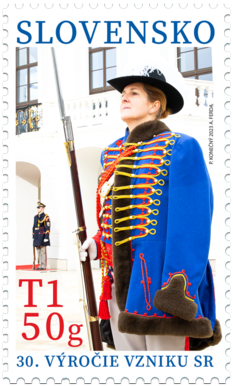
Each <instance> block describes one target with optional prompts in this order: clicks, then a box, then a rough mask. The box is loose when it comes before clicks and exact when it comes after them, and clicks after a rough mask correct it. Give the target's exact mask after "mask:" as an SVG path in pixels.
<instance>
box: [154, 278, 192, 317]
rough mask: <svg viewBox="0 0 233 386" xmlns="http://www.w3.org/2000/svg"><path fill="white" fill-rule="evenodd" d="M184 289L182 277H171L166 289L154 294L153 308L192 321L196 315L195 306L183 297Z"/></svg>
mask: <svg viewBox="0 0 233 386" xmlns="http://www.w3.org/2000/svg"><path fill="white" fill-rule="evenodd" d="M184 287H185V281H184V278H183V276H175V277H173V278H172V279H171V282H170V284H169V286H168V287H167V288H165V289H162V290H158V291H157V292H156V294H155V297H154V300H153V304H154V306H155V308H157V309H158V310H160V311H163V312H167V313H168V314H171V315H174V316H178V317H179V318H181V319H184V320H188V321H191V320H193V319H194V318H195V316H196V313H197V305H196V303H194V302H193V301H191V300H189V299H187V298H186V297H185V292H184V291H185V288H184Z"/></svg>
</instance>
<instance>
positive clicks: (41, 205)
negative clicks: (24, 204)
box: [37, 201, 46, 208]
mask: <svg viewBox="0 0 233 386" xmlns="http://www.w3.org/2000/svg"><path fill="white" fill-rule="evenodd" d="M40 207H42V208H45V207H46V205H45V204H42V202H40V201H38V202H37V208H40Z"/></svg>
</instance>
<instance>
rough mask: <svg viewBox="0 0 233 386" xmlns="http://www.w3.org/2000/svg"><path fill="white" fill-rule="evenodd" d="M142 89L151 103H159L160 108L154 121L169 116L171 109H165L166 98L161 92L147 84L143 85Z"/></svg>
mask: <svg viewBox="0 0 233 386" xmlns="http://www.w3.org/2000/svg"><path fill="white" fill-rule="evenodd" d="M143 89H144V91H146V93H147V97H148V99H149V101H150V102H151V103H153V102H155V101H159V102H160V108H159V110H158V111H157V114H156V118H155V119H164V118H167V117H168V115H169V114H171V112H172V111H171V109H169V108H167V98H166V95H165V94H164V92H163V91H162V90H160V89H159V88H157V87H154V86H151V85H149V84H146V83H143Z"/></svg>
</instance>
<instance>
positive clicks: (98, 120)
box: [66, 79, 214, 128]
mask: <svg viewBox="0 0 233 386" xmlns="http://www.w3.org/2000/svg"><path fill="white" fill-rule="evenodd" d="M185 83H186V86H187V94H188V95H187V100H186V101H185V107H184V109H183V110H182V114H188V115H201V116H203V115H205V114H206V116H207V114H208V109H207V106H208V105H210V104H212V103H213V90H214V87H213V82H212V81H203V80H198V79H185ZM119 106H120V94H119V93H118V92H117V91H111V92H105V93H99V94H94V95H90V96H87V97H83V98H78V99H74V100H70V101H67V102H66V108H67V115H70V116H71V118H72V122H73V126H74V127H77V128H79V127H80V128H81V127H85V126H92V125H93V126H94V125H99V124H103V123H104V122H106V121H107V120H109V121H111V123H118V121H119V122H121V120H120V114H119Z"/></svg>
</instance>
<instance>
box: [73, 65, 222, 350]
mask: <svg viewBox="0 0 233 386" xmlns="http://www.w3.org/2000/svg"><path fill="white" fill-rule="evenodd" d="M161 70H162V69H161V68H160V69H157V68H155V67H152V66H151V67H149V66H146V67H145V68H143V69H142V71H141V72H140V73H139V75H135V74H134V75H130V76H124V77H118V78H115V79H112V80H108V83H109V84H110V85H112V86H113V87H114V88H115V89H116V90H118V91H119V92H120V93H121V105H120V113H121V119H122V120H123V121H124V122H125V123H126V124H127V126H128V127H127V129H126V132H125V136H124V137H122V138H120V139H117V140H116V141H115V142H114V143H112V144H111V145H109V146H108V147H106V148H105V149H104V151H103V153H102V156H101V163H102V166H103V169H104V171H103V174H102V175H101V179H100V183H99V186H98V189H97V222H98V225H99V232H98V233H97V235H96V236H94V237H93V238H91V239H87V240H86V241H85V243H84V244H83V246H82V249H83V251H82V252H81V253H80V258H81V260H85V255H86V252H85V250H86V249H87V248H88V249H89V255H90V259H96V258H101V265H102V268H103V276H102V293H101V296H100V307H99V316H100V318H101V319H109V318H110V323H111V328H112V332H113V339H114V343H115V347H116V349H117V350H202V349H204V348H206V347H208V346H213V345H216V344H218V343H219V342H220V340H221V327H220V323H219V322H218V320H217V319H216V313H215V297H214V285H213V277H212V272H211V267H210V263H209V260H208V253H209V246H210V234H211V220H212V213H213V194H212V186H211V181H210V177H209V174H208V170H207V167H206V164H205V161H204V157H203V153H202V150H201V147H200V145H199V143H198V142H197V141H196V140H195V139H194V138H192V137H190V136H188V135H186V134H181V133H174V132H173V131H171V130H170V129H169V128H168V127H167V126H166V125H165V123H163V122H162V121H160V119H164V118H166V117H167V116H168V115H169V114H176V113H178V111H180V110H181V109H182V107H183V103H184V101H183V97H182V95H181V94H180V92H179V91H178V90H177V89H176V88H174V87H173V86H172V85H171V84H169V83H168V82H166V79H165V76H164V75H163V73H162V72H161ZM104 263H105V268H104Z"/></svg>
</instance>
